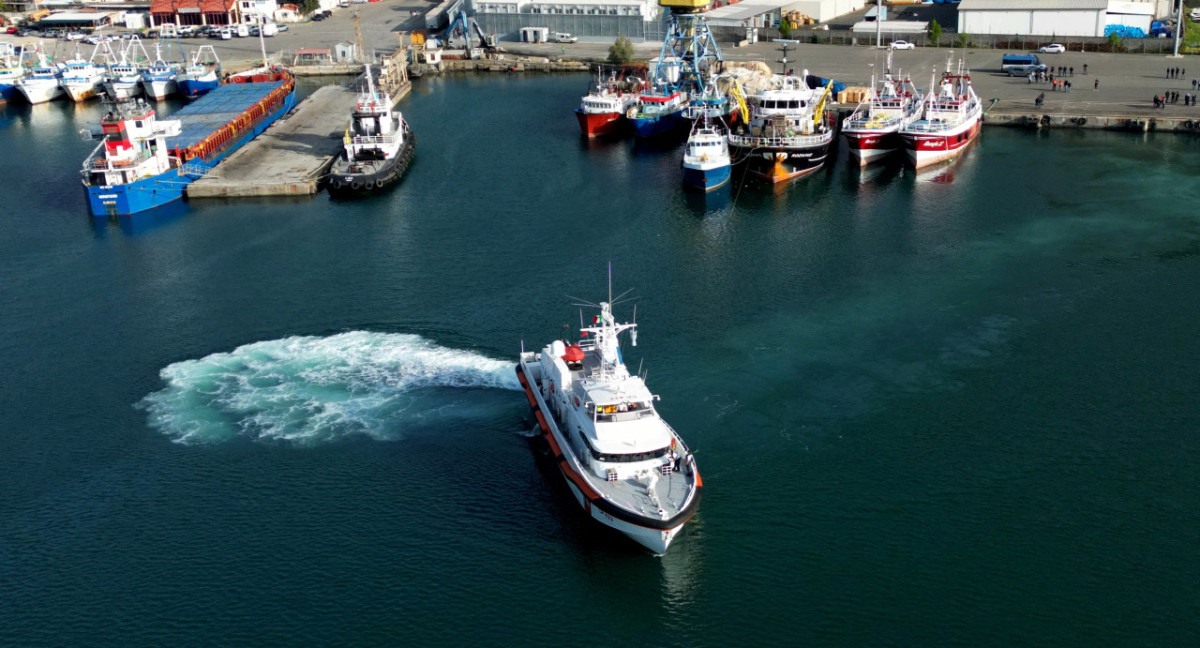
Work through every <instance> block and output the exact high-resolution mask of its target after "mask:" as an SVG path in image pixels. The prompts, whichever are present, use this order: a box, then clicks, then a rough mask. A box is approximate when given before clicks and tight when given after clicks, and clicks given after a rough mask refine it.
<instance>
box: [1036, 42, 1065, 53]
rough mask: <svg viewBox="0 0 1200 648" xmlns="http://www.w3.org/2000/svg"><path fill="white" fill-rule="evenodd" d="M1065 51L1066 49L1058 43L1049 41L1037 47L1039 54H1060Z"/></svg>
mask: <svg viewBox="0 0 1200 648" xmlns="http://www.w3.org/2000/svg"><path fill="white" fill-rule="evenodd" d="M1065 51H1067V48H1065V47H1063V46H1062V45H1059V44H1058V43H1050V44H1049V45H1042V46H1041V47H1039V48H1038V53H1039V54H1062V53H1063V52H1065Z"/></svg>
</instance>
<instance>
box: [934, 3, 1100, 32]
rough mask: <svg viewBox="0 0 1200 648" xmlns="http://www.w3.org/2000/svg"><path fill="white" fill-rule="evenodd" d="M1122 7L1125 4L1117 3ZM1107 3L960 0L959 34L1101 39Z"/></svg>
mask: <svg viewBox="0 0 1200 648" xmlns="http://www.w3.org/2000/svg"><path fill="white" fill-rule="evenodd" d="M1119 4H1124V3H1119ZM1108 5H1109V0H962V3H961V4H959V6H958V31H959V32H961V33H964V34H1008V35H1020V36H1103V35H1104V27H1105V25H1106V24H1108V17H1107V13H1108Z"/></svg>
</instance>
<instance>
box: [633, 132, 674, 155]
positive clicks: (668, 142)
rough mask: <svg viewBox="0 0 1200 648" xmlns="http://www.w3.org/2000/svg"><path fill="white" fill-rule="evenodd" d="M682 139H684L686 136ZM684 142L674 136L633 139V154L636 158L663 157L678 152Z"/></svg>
mask: <svg viewBox="0 0 1200 648" xmlns="http://www.w3.org/2000/svg"><path fill="white" fill-rule="evenodd" d="M683 137H685V138H686V135H684V136H683ZM683 142H684V140H683V139H681V138H680V137H679V136H676V135H675V134H673V133H672V134H667V135H662V136H659V137H635V138H634V139H633V154H634V155H637V156H646V157H654V156H659V157H661V156H664V155H670V154H671V153H674V152H675V151H678V150H679V148H680V147H682V146H683Z"/></svg>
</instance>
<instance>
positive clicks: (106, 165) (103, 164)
mask: <svg viewBox="0 0 1200 648" xmlns="http://www.w3.org/2000/svg"><path fill="white" fill-rule="evenodd" d="M151 155H152V154H151V153H150V151H141V152H139V153H138V154H137V155H135V156H134V157H132V158H122V159H120V160H115V161H110V160H109V159H108V158H107V157H105V156H103V155H97V156H94V157H93V158H92V159H91V160H90V162H91V168H92V170H93V171H121V170H125V169H129V168H130V167H135V166H137V165H139V164H141V163H142V162H145V161H146V160H149V159H150V157H151Z"/></svg>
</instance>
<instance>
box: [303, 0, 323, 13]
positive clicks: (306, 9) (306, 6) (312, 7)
mask: <svg viewBox="0 0 1200 648" xmlns="http://www.w3.org/2000/svg"><path fill="white" fill-rule="evenodd" d="M320 8H321V1H320V0H300V13H306V14H308V13H312V12H314V11H316V10H317V9H320Z"/></svg>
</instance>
